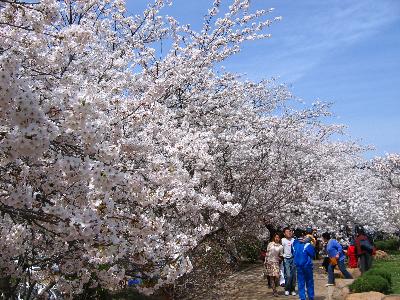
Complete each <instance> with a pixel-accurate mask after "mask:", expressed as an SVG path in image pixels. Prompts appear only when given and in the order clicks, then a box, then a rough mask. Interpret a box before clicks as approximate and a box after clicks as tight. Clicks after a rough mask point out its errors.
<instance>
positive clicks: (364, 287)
mask: <svg viewBox="0 0 400 300" xmlns="http://www.w3.org/2000/svg"><path fill="white" fill-rule="evenodd" d="M349 288H350V291H351V292H354V293H364V292H371V291H374V292H380V293H384V294H388V293H389V292H390V284H389V282H388V281H387V280H386V279H385V278H383V277H382V276H380V275H372V274H371V275H366V274H364V275H363V276H361V277H359V278H357V279H356V280H355V281H354V282H353V283H352V284H351V285H350V286H349Z"/></svg>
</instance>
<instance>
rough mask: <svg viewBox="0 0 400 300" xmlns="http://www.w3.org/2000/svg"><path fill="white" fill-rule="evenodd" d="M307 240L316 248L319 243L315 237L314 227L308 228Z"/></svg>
mask: <svg viewBox="0 0 400 300" xmlns="http://www.w3.org/2000/svg"><path fill="white" fill-rule="evenodd" d="M306 238H309V239H310V243H311V245H313V246H314V247H315V245H316V243H317V241H316V239H315V237H314V230H313V229H312V227H307V228H306Z"/></svg>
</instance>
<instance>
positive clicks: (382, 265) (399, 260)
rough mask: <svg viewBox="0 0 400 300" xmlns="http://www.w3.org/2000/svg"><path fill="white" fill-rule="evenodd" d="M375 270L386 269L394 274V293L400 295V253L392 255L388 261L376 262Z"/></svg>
mask: <svg viewBox="0 0 400 300" xmlns="http://www.w3.org/2000/svg"><path fill="white" fill-rule="evenodd" d="M372 268H373V269H384V270H386V271H388V272H390V273H391V274H392V282H393V285H392V293H394V294H400V253H398V252H397V253H396V254H391V255H390V256H389V257H388V258H386V259H380V260H375V261H374V264H373V266H372Z"/></svg>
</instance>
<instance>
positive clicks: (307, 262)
mask: <svg viewBox="0 0 400 300" xmlns="http://www.w3.org/2000/svg"><path fill="white" fill-rule="evenodd" d="M310 242H311V239H310V238H305V237H304V235H303V237H301V238H299V239H297V240H295V241H294V242H293V257H294V263H295V265H296V269H297V287H298V292H299V297H300V300H306V287H307V295H308V299H309V300H314V278H313V262H312V259H313V258H314V256H315V249H314V246H313V245H312V244H311V243H310Z"/></svg>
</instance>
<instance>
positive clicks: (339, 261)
mask: <svg viewBox="0 0 400 300" xmlns="http://www.w3.org/2000/svg"><path fill="white" fill-rule="evenodd" d="M322 238H323V240H324V242H325V243H327V244H326V252H328V256H329V259H330V264H329V265H328V284H327V286H331V285H335V274H334V270H335V267H336V265H337V266H338V267H339V270H340V272H342V274H343V276H344V278H346V279H351V278H353V276H351V274H350V273H349V271H347V269H346V265H345V262H344V260H345V255H344V252H343V248H342V245H340V243H339V242H338V241H337V240H336V239H333V238H331V235H330V233H329V232H324V233H323V234H322Z"/></svg>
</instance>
